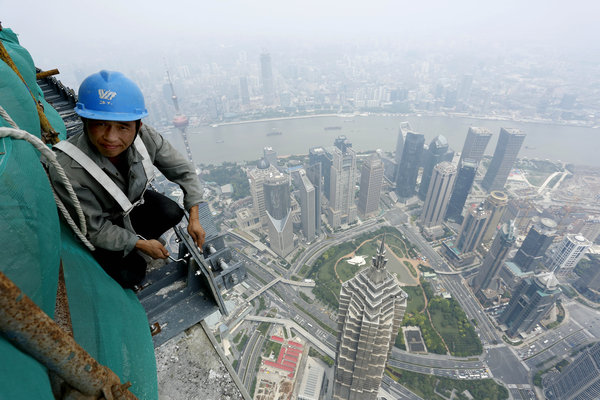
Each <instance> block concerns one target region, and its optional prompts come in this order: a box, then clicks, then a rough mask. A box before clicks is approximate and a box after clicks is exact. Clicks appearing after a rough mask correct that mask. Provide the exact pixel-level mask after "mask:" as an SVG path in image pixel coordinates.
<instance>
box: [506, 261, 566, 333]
mask: <svg viewBox="0 0 600 400" xmlns="http://www.w3.org/2000/svg"><path fill="white" fill-rule="evenodd" d="M560 292H561V291H560V288H559V284H558V280H556V277H555V276H554V273H552V272H547V273H544V274H540V275H537V276H535V277H533V278H525V279H523V280H522V281H521V283H520V284H519V286H517V288H516V289H515V291H514V292H513V294H512V296H511V299H510V303H508V306H507V307H506V309H505V310H504V312H503V313H502V315H500V318H499V321H500V322H501V323H502V324H505V325H506V326H507V328H508V329H507V331H506V333H507V334H508V336H511V337H514V336H516V335H517V334H519V333H528V332H530V331H531V330H533V328H535V326H536V325H537V324H538V323H539V322H540V321H541V320H542V319H543V318H544V317H545V316H546V314H548V312H549V311H550V310H551V309H552V307H554V303H555V302H556V298H557V297H558V295H559V294H560Z"/></svg>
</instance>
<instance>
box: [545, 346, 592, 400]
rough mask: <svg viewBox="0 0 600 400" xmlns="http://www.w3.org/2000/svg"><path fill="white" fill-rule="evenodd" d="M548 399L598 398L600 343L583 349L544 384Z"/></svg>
mask: <svg viewBox="0 0 600 400" xmlns="http://www.w3.org/2000/svg"><path fill="white" fill-rule="evenodd" d="M544 395H545V396H546V399H548V400H595V399H598V398H600V343H596V344H595V345H593V346H592V347H590V348H589V349H586V350H584V351H583V353H582V354H580V355H579V356H578V357H577V358H576V359H575V360H574V361H573V362H572V363H571V364H569V365H568V366H567V367H566V368H565V369H563V370H562V371H561V373H560V374H558V375H554V376H552V377H551V378H550V379H549V381H548V382H547V384H545V385H544Z"/></svg>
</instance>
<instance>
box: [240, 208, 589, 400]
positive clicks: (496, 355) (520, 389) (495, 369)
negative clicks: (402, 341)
mask: <svg viewBox="0 0 600 400" xmlns="http://www.w3.org/2000/svg"><path fill="white" fill-rule="evenodd" d="M384 218H385V220H384V221H383V220H381V219H380V220H369V221H367V222H365V223H363V224H361V225H357V226H354V227H352V228H350V229H348V230H346V231H344V232H338V233H335V234H333V235H331V236H330V237H327V238H325V239H322V240H318V241H316V242H314V243H312V245H310V246H308V247H307V249H306V250H305V251H304V252H303V253H302V254H301V255H300V256H299V257H298V258H297V260H295V261H294V262H293V263H292V265H291V267H290V268H289V269H287V270H285V269H284V268H281V267H280V266H279V265H277V264H276V263H270V268H265V266H264V265H263V264H259V263H257V260H256V259H255V258H253V257H248V256H247V255H246V254H244V253H243V252H240V254H241V255H242V257H243V258H245V260H246V264H247V265H248V267H249V269H250V271H251V275H249V279H248V280H247V283H248V284H249V285H250V287H251V288H252V289H253V290H260V289H261V287H263V286H264V285H265V282H267V283H268V282H271V281H272V280H274V279H276V278H277V277H280V276H284V277H285V278H288V279H289V278H290V277H291V276H292V275H294V274H297V272H298V271H299V269H300V268H301V267H302V266H303V265H305V264H308V265H312V263H313V262H314V261H315V260H316V259H317V258H318V257H319V256H320V255H321V254H322V253H323V252H324V251H326V250H327V249H328V248H330V247H332V246H336V245H339V244H341V243H343V242H346V241H348V240H351V239H352V238H353V237H356V236H358V235H360V234H362V233H364V232H369V231H374V230H377V229H379V228H380V227H381V226H383V225H391V226H394V227H396V228H397V229H398V230H399V231H400V232H401V233H402V234H403V235H404V236H405V238H406V239H408V240H409V241H410V242H412V243H413V244H414V245H415V246H416V248H417V249H418V251H419V252H420V253H421V254H422V255H423V256H424V257H426V258H427V260H428V261H429V263H430V265H431V266H432V267H433V268H434V269H435V270H437V271H440V272H450V271H452V269H451V268H450V267H449V266H448V264H447V263H446V262H445V260H444V259H443V258H442V257H441V256H440V255H439V254H438V253H437V252H436V251H435V250H434V249H433V248H432V247H431V245H430V244H429V243H428V242H427V241H426V240H425V239H424V238H423V237H422V236H421V235H420V233H419V232H418V230H417V228H416V227H414V226H413V225H410V224H409V223H407V221H408V220H409V219H410V218H409V215H408V214H407V213H405V212H404V211H402V210H400V209H398V208H396V209H392V210H390V211H388V212H387V213H386V214H384ZM238 239H239V238H238ZM248 244H250V243H249V242H246V243H244V245H248ZM256 277H260V280H259V279H256ZM438 279H439V282H440V283H441V284H442V286H444V288H445V289H446V290H447V291H448V292H450V293H451V294H452V296H453V297H454V298H455V299H456V300H457V301H458V302H459V303H460V305H461V306H462V307H463V309H464V311H465V313H466V314H467V316H468V318H469V319H473V320H475V321H476V331H477V333H478V334H479V336H480V339H481V341H482V344H483V345H484V352H483V354H482V355H480V356H479V357H474V358H469V359H460V358H456V357H451V356H438V355H431V354H428V355H416V354H409V353H407V352H405V351H402V350H399V349H396V348H394V349H393V352H392V356H391V357H390V360H389V364H390V365H393V366H397V367H399V368H402V369H407V370H411V371H414V372H421V373H426V374H434V375H437V376H446V377H451V378H458V377H461V378H463V377H464V376H465V375H467V377H468V376H469V374H471V376H477V374H479V376H481V375H482V374H489V375H490V376H491V377H493V378H495V379H496V380H498V381H500V382H501V383H503V384H504V385H506V386H507V387H508V389H509V391H510V393H511V397H512V398H515V399H534V398H535V395H534V392H533V390H532V388H531V384H530V382H531V379H532V375H533V373H534V372H535V370H537V369H539V368H540V367H541V365H542V364H544V362H548V361H551V360H553V359H557V361H558V360H560V359H561V358H562V357H564V356H568V355H569V354H571V353H572V352H573V351H574V350H575V349H577V348H579V347H581V346H582V345H584V344H587V343H589V342H590V341H591V340H593V339H594V338H595V337H600V315H599V314H598V312H596V311H595V310H591V309H589V308H587V307H585V306H583V305H581V304H579V303H577V302H573V301H572V302H566V303H564V304H565V308H566V309H567V314H568V317H567V318H566V319H565V321H564V322H563V324H561V326H559V327H558V328H556V329H554V330H550V331H547V332H544V333H542V334H539V335H536V340H535V341H532V342H527V344H526V345H523V346H520V347H518V348H515V347H512V346H510V345H507V344H506V343H504V341H503V340H502V336H501V333H500V332H499V331H498V330H497V329H496V328H495V324H494V322H493V321H492V320H491V318H490V317H488V315H487V314H486V312H485V311H484V310H483V309H482V307H481V305H480V304H479V302H478V301H477V300H476V299H475V296H474V295H473V293H472V292H471V291H470V289H469V288H468V285H467V284H466V282H465V280H464V278H463V277H462V276H461V275H441V274H440V275H438ZM299 290H306V293H309V291H310V289H303V288H297V287H295V286H291V285H288V284H284V283H281V282H279V283H276V284H275V285H274V286H273V287H272V288H271V289H269V290H267V291H266V292H265V293H264V294H263V295H262V296H266V299H268V300H269V302H270V307H276V308H277V309H278V318H287V319H289V320H293V321H295V322H296V323H298V324H299V325H300V326H302V327H304V328H305V329H306V330H308V331H309V332H311V333H312V334H313V335H314V336H315V337H317V339H318V340H319V341H321V342H322V343H323V344H325V345H326V346H327V347H329V348H330V349H331V350H333V351H335V342H336V337H335V336H334V335H333V334H331V333H330V332H328V331H327V330H326V329H323V328H322V327H321V326H319V325H318V323H317V321H320V322H321V323H322V324H325V325H327V326H328V327H329V328H331V329H332V330H334V331H335V330H337V325H336V322H335V312H334V311H333V310H328V309H326V308H325V307H323V306H320V305H318V302H314V303H313V304H309V303H306V302H305V301H304V300H303V299H302V297H301V296H299V294H298V291H299ZM298 306H300V307H298ZM267 308H269V307H267ZM264 340H265V338H264V337H262V335H257V332H255V333H254V334H253V335H252V336H251V338H250V340H249V341H248V345H247V346H246V348H245V349H244V350H243V355H242V356H241V359H240V363H239V367H238V372H243V375H242V373H240V377H242V379H243V380H244V383H245V384H247V387H248V386H249V385H250V384H251V382H252V378H253V377H254V373H255V371H253V372H251V371H246V369H247V368H254V365H256V362H257V356H258V355H257V353H259V351H260V349H261V347H262V343H263V342H264ZM467 379H468V378H467ZM248 382H250V383H248ZM383 387H384V389H386V390H387V391H388V392H389V393H390V394H392V395H394V394H395V395H397V396H400V397H398V398H413V399H418V398H419V397H418V396H416V395H415V394H414V393H412V392H410V391H408V390H407V389H406V388H404V387H402V386H400V385H398V384H397V383H395V382H394V381H393V380H391V379H389V378H387V379H384V385H383Z"/></svg>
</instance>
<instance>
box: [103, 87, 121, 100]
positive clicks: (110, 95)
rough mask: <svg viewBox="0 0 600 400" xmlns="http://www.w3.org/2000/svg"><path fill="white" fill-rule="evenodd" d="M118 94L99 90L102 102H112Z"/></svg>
mask: <svg viewBox="0 0 600 400" xmlns="http://www.w3.org/2000/svg"><path fill="white" fill-rule="evenodd" d="M116 95H117V92H113V91H111V90H104V89H98V97H100V98H101V99H102V100H106V101H111V100H112V99H114V98H115V96H116Z"/></svg>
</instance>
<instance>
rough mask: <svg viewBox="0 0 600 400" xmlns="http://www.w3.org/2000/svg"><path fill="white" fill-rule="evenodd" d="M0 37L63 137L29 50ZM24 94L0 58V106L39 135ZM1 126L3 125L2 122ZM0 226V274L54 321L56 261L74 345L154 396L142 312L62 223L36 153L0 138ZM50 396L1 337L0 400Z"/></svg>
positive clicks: (5, 33) (44, 380) (40, 372)
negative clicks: (15, 285)
mask: <svg viewBox="0 0 600 400" xmlns="http://www.w3.org/2000/svg"><path fill="white" fill-rule="evenodd" d="M0 40H2V43H3V44H4V46H5V48H6V49H7V50H8V52H9V54H10V55H11V58H12V59H13V61H14V62H15V64H16V65H17V67H18V68H19V71H20V72H21V74H22V75H23V77H24V79H25V81H26V83H27V86H28V87H29V90H31V92H32V93H34V95H35V96H36V98H37V99H38V100H40V101H42V103H43V104H44V105H45V109H44V112H45V114H46V116H47V118H48V120H49V121H50V123H51V124H52V126H53V127H54V129H55V130H56V131H57V132H60V133H61V136H62V137H64V135H65V131H66V130H65V127H64V124H63V122H62V119H61V118H60V116H59V115H58V113H57V112H56V111H55V110H54V109H53V108H52V107H50V106H49V105H48V104H47V103H45V101H44V100H43V94H42V91H41V90H40V88H39V86H38V85H37V83H36V81H35V69H34V64H33V60H32V59H31V57H30V56H29V53H28V52H27V51H26V50H25V49H24V48H22V47H21V46H19V43H18V40H17V37H16V35H15V34H14V33H12V31H10V30H9V29H3V30H2V31H0ZM29 90H28V88H27V87H25V85H24V84H23V82H21V80H20V78H19V77H18V76H17V75H16V74H15V73H14V72H13V71H12V70H11V69H10V67H8V65H7V64H6V63H4V62H2V61H0V106H2V107H3V108H4V109H5V110H6V111H7V112H8V113H9V115H10V116H11V117H12V119H13V120H14V121H15V122H16V123H17V125H19V127H20V128H21V129H24V130H27V131H28V132H30V133H32V134H34V135H35V136H38V137H39V136H40V127H39V118H38V115H37V110H36V107H35V104H34V102H33V101H32V99H31V95H30V94H29ZM0 126H9V125H8V123H7V122H6V121H4V120H3V119H2V118H0ZM0 221H1V225H0V226H1V227H2V229H0V243H1V244H2V246H1V247H0V271H2V272H3V273H5V274H6V275H7V276H8V277H9V278H10V279H11V280H12V281H13V282H14V283H15V284H17V285H18V286H19V287H20V288H21V290H23V292H25V294H27V295H28V296H29V297H31V299H32V300H33V301H35V302H36V304H37V305H38V306H39V307H40V308H41V309H42V310H43V311H44V312H46V313H47V314H48V315H49V316H51V317H53V315H54V307H55V302H56V289H57V282H58V268H59V265H60V260H61V259H62V261H63V268H64V272H65V283H66V287H67V295H68V299H69V306H70V311H71V319H72V324H73V334H74V337H75V340H76V341H77V342H78V343H79V344H80V345H81V346H82V347H83V348H84V349H85V350H86V351H87V352H88V353H90V355H91V356H92V357H94V358H95V359H96V360H97V361H98V362H100V363H101V364H103V365H106V366H108V367H109V368H111V369H112V370H113V371H114V372H115V373H116V374H117V375H118V376H119V377H120V378H121V380H122V381H123V382H126V381H131V383H132V384H133V386H132V388H131V391H132V392H133V393H134V394H136V395H137V396H138V397H139V398H140V399H156V398H157V397H158V395H157V393H158V389H157V382H156V362H155V358H154V346H153V343H152V338H151V336H150V331H149V327H148V321H147V319H146V314H145V312H144V309H143V308H142V306H141V304H140V303H139V301H138V300H137V298H136V297H135V295H134V293H133V292H132V291H130V290H123V289H122V288H121V286H120V285H118V284H117V283H116V282H115V281H114V280H112V279H111V278H110V277H109V276H108V275H106V273H105V272H104V270H103V269H102V268H101V267H100V266H99V265H98V264H97V263H96V261H95V260H94V259H93V258H92V257H91V255H90V253H89V251H88V250H87V248H85V247H84V246H83V245H82V244H81V243H80V242H79V241H78V240H77V239H75V238H74V235H73V234H72V233H71V231H70V228H69V227H68V226H67V225H65V224H62V223H61V222H60V219H59V216H58V213H57V210H56V204H55V203H54V198H53V195H52V191H51V188H50V184H49V182H48V179H47V177H46V174H45V171H44V169H43V167H42V165H41V163H40V154H39V152H38V151H37V150H35V149H34V147H33V146H32V145H31V144H29V143H27V142H25V141H22V140H15V139H11V138H4V139H0ZM53 398H54V397H53V396H52V392H51V389H50V383H49V379H48V375H47V372H46V370H45V368H44V367H43V366H42V365H41V364H39V363H38V362H37V361H35V360H34V359H32V358H31V357H29V356H28V355H27V354H24V353H23V352H21V351H20V350H18V349H17V348H15V347H13V346H12V344H11V343H9V342H8V341H6V340H5V339H4V338H3V337H2V336H1V335H0V400H4V399H11V400H14V399H53Z"/></svg>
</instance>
